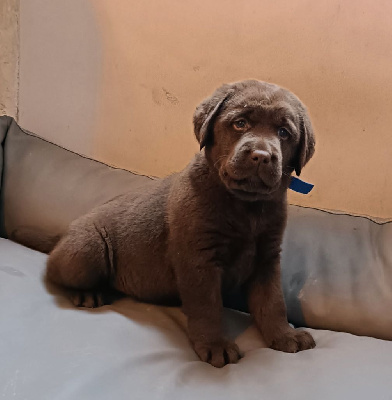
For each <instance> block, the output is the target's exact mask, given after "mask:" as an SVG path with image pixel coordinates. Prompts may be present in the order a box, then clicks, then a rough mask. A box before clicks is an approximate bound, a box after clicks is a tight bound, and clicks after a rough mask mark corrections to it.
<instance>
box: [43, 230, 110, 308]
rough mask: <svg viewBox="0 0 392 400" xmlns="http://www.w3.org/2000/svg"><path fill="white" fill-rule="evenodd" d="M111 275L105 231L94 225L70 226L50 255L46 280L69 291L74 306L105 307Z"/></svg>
mask: <svg viewBox="0 0 392 400" xmlns="http://www.w3.org/2000/svg"><path fill="white" fill-rule="evenodd" d="M113 274H114V266H113V249H112V247H111V243H110V239H109V237H108V235H107V234H106V231H105V229H103V228H101V229H99V228H98V227H96V226H95V224H83V225H80V226H78V225H73V226H71V227H70V229H69V232H68V233H67V234H66V235H65V236H64V237H63V238H62V239H61V240H60V242H59V243H58V245H57V246H56V247H55V248H54V249H53V251H52V252H51V253H50V255H49V258H48V261H47V267H46V277H47V279H48V280H49V281H51V282H53V283H56V284H58V285H60V286H63V287H65V288H68V289H71V295H70V299H71V301H72V302H73V304H74V305H76V306H78V307H91V308H92V307H99V306H102V305H104V304H108V301H107V300H108V298H107V296H106V297H105V294H107V291H108V289H109V287H110V281H111V278H112V276H113Z"/></svg>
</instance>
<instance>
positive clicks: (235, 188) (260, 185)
mask: <svg viewBox="0 0 392 400" xmlns="http://www.w3.org/2000/svg"><path fill="white" fill-rule="evenodd" d="M220 175H221V179H222V181H223V183H224V184H225V186H226V187H227V189H228V190H229V191H230V192H231V193H233V194H234V195H235V196H236V197H239V198H240V199H242V200H250V201H255V200H260V199H263V198H266V197H269V196H270V195H271V194H272V193H273V192H275V191H276V190H277V189H278V188H279V182H278V183H277V184H275V185H268V184H266V183H265V182H264V181H263V180H262V179H261V178H260V177H258V176H251V177H246V178H241V179H238V178H235V177H233V176H231V174H229V172H228V171H227V170H222V171H220Z"/></svg>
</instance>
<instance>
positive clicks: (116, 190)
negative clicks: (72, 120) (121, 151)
mask: <svg viewBox="0 0 392 400" xmlns="http://www.w3.org/2000/svg"><path fill="white" fill-rule="evenodd" d="M0 129H1V131H0V138H5V140H3V141H2V142H3V145H2V150H3V152H4V160H3V162H2V163H1V165H2V169H3V183H2V186H1V200H0V215H1V220H0V221H1V226H0V236H1V237H6V238H7V237H10V238H12V234H13V232H14V231H15V230H16V229H19V228H21V227H24V228H26V227H27V228H39V229H40V230H41V231H44V232H47V233H48V234H55V235H57V234H61V233H63V232H64V231H65V229H66V228H67V226H68V225H69V223H70V222H71V221H73V220H74V219H76V218H77V217H79V216H81V215H83V214H85V213H86V212H88V211H89V210H91V209H92V208H93V207H95V206H97V205H100V204H103V203H105V202H106V201H108V200H110V199H112V198H113V197H116V196H118V195H120V194H122V193H125V192H127V191H130V190H136V189H137V188H139V187H141V186H143V185H144V184H145V183H146V182H148V181H150V178H148V177H145V176H140V175H136V174H133V173H131V172H129V171H125V170H121V169H116V168H112V167H109V166H108V165H106V164H102V163H100V162H98V161H95V160H91V159H88V158H86V157H82V156H80V155H78V154H75V153H73V152H71V151H68V150H65V149H63V148H61V147H59V146H56V145H54V144H52V143H49V142H47V141H46V140H43V139H41V138H39V137H37V136H35V135H34V134H32V133H30V132H27V131H24V130H22V129H21V128H20V127H19V126H18V124H17V123H16V122H15V121H14V120H13V119H12V118H10V117H0ZM22 241H23V240H22ZM22 244H24V243H22Z"/></svg>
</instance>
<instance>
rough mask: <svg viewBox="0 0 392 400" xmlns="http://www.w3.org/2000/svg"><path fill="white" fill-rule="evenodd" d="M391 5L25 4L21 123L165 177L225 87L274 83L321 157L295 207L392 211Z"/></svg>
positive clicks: (190, 146)
mask: <svg viewBox="0 0 392 400" xmlns="http://www.w3.org/2000/svg"><path fill="white" fill-rule="evenodd" d="M391 15H392V2H391V1H387V0H379V1H377V2H374V1H373V0H357V1H355V2H354V1H343V0H320V1H317V2H314V1H311V0H296V1H291V0H277V1H274V2H271V1H269V0H248V1H246V2H244V1H238V0H216V1H205V0H181V1H179V0H159V1H145V2H143V1H129V0H116V1H115V2H110V1H106V0H69V1H63V0H21V68H20V122H21V123H22V125H23V126H25V127H26V128H28V129H30V130H35V131H37V132H40V133H41V134H42V135H43V136H45V137H47V138H48V139H50V140H52V141H54V142H56V143H58V144H61V145H63V146H65V147H67V148H70V149H72V150H75V151H78V152H81V153H84V154H87V155H89V156H91V157H94V158H97V159H99V160H101V161H104V162H107V163H110V164H112V165H116V166H119V167H123V168H127V169H131V170H133V171H137V172H141V173H146V174H150V175H158V176H163V175H166V174H168V173H171V172H173V171H178V170H180V169H181V168H183V167H184V166H185V165H186V163H187V162H188V161H189V160H190V158H191V157H192V156H193V154H194V153H195V152H197V151H198V146H197V143H196V141H195V139H194V136H193V131H192V114H193V111H194V109H195V107H196V106H197V104H198V103H199V102H200V101H201V100H202V99H203V98H204V97H205V96H207V95H209V94H210V93H211V92H212V91H213V90H214V89H215V88H216V87H217V86H219V85H221V84H222V83H224V82H231V81H236V80H240V79H245V78H256V79H261V80H267V81H271V82H275V83H278V84H280V85H282V86H284V87H287V88H288V89H290V90H292V91H293V92H294V93H296V94H297V95H298V96H299V97H300V98H301V99H302V100H303V101H304V103H305V104H306V105H307V106H308V108H309V110H310V113H311V116H312V119H313V122H314V125H315V128H316V133H317V151H316V155H315V157H314V159H312V161H311V162H310V164H309V166H308V167H307V168H305V170H304V173H303V177H304V179H305V180H308V181H310V182H312V183H314V184H315V185H316V186H315V189H314V190H313V192H312V193H311V194H310V195H308V196H301V195H299V194H295V193H291V194H290V201H291V202H292V203H294V204H300V205H305V206H313V207H320V208H326V209H335V210H342V211H347V212H353V213H358V214H366V215H371V216H378V217H391V216H392V175H391V173H390V172H388V171H391V164H392V161H391V158H392V157H391V155H392V135H391V133H390V127H391V126H392V112H391V110H392V74H391V65H392V40H391V37H392V24H391V17H390V16H391Z"/></svg>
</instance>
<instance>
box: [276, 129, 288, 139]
mask: <svg viewBox="0 0 392 400" xmlns="http://www.w3.org/2000/svg"><path fill="white" fill-rule="evenodd" d="M278 135H279V137H280V138H281V139H283V140H286V139H288V138H289V137H290V132H289V131H288V130H287V129H286V128H279V129H278Z"/></svg>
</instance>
